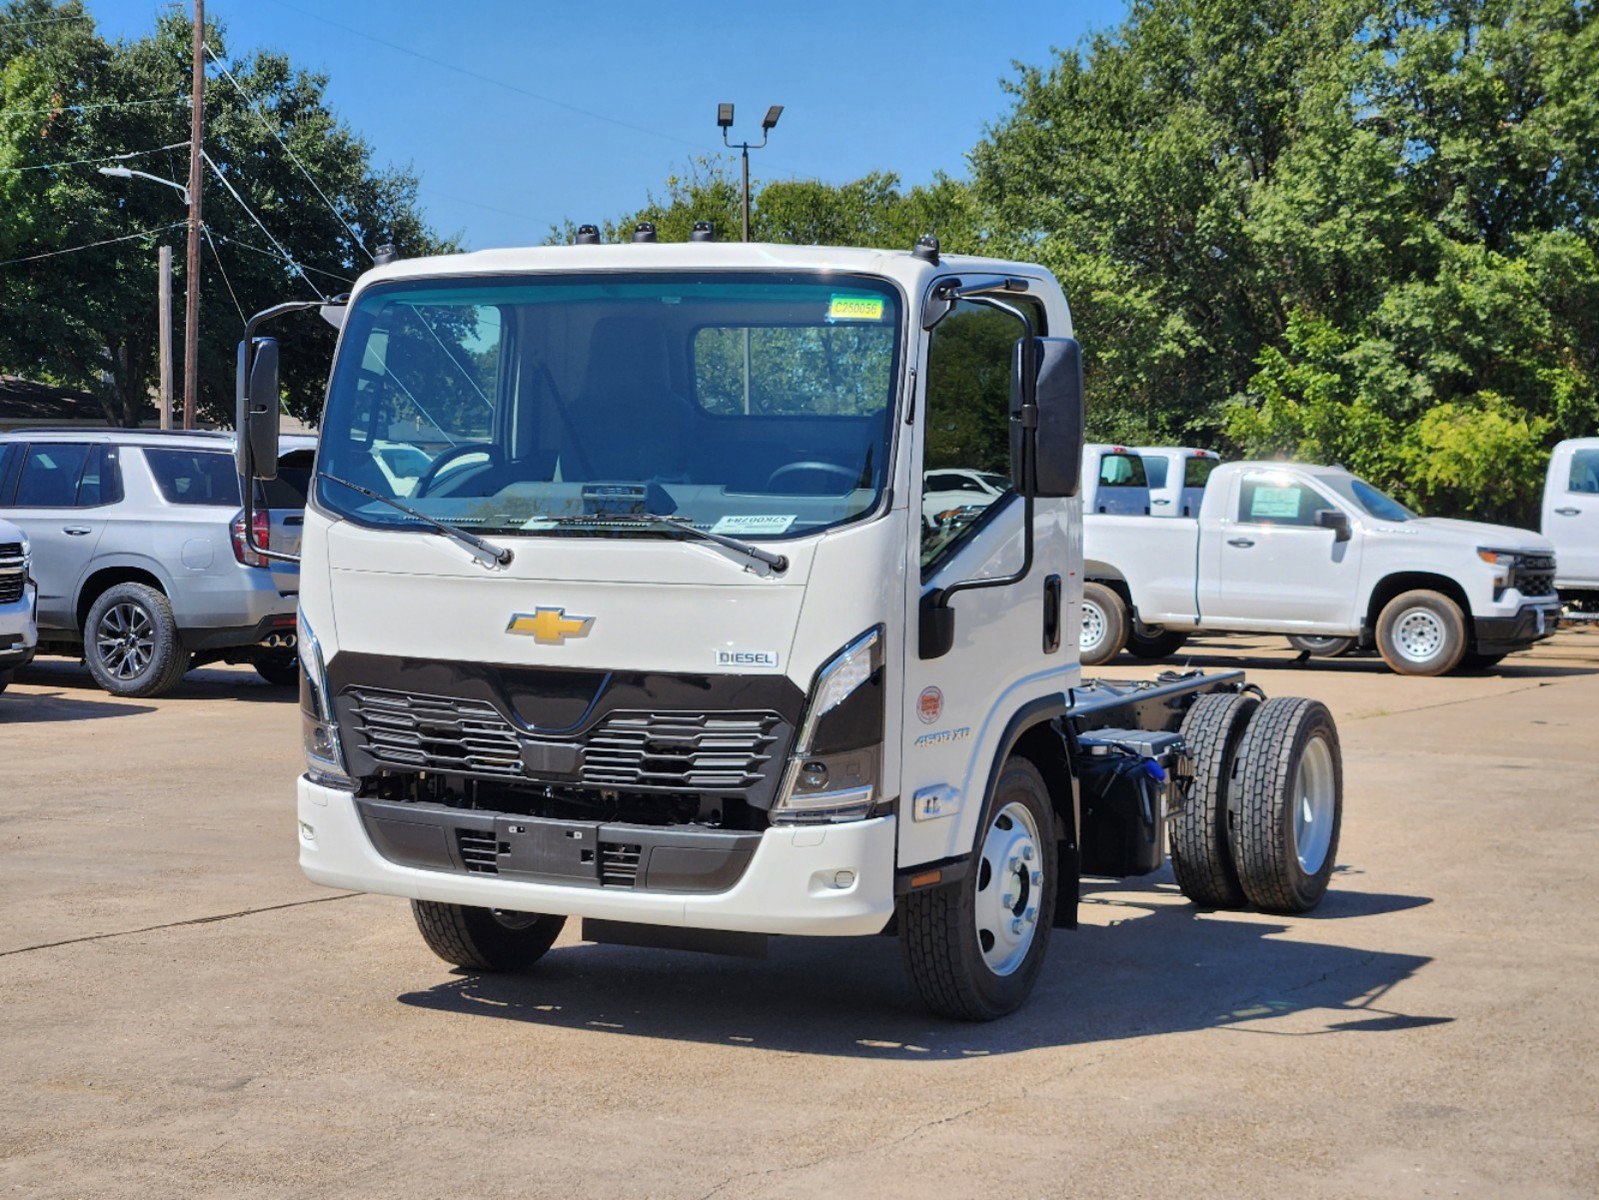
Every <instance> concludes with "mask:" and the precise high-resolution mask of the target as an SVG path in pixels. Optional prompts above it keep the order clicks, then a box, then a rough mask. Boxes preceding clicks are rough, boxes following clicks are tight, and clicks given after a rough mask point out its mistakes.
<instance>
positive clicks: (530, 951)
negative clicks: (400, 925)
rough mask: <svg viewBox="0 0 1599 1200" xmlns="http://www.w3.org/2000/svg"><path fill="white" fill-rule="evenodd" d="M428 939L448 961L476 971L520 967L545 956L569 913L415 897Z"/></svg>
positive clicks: (418, 924) (413, 903) (418, 920)
mask: <svg viewBox="0 0 1599 1200" xmlns="http://www.w3.org/2000/svg"><path fill="white" fill-rule="evenodd" d="M411 915H412V916H413V917H415V918H416V927H417V928H418V929H419V930H421V931H422V940H423V941H425V942H426V943H427V944H428V949H429V950H431V951H433V953H434V954H437V955H438V956H439V957H440V958H442V959H443V960H444V961H445V962H447V963H454V964H455V965H456V966H458V967H466V968H467V969H468V970H472V971H519V970H522V969H523V968H524V967H530V966H532V965H533V964H534V963H535V962H537V961H538V960H539V959H541V958H543V957H544V954H545V952H546V951H548V950H549V948H550V947H551V946H553V945H554V944H555V939H556V938H558V937H560V935H561V927H562V926H564V925H565V924H566V918H565V917H547V916H544V915H542V914H540V913H523V912H510V911H508V910H506V909H499V908H469V907H468V906H467V905H464V904H439V903H436V902H435V901H432V900H413V901H411Z"/></svg>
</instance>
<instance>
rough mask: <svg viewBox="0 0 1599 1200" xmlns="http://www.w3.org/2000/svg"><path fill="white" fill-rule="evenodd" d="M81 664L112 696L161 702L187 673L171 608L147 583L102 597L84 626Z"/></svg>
mask: <svg viewBox="0 0 1599 1200" xmlns="http://www.w3.org/2000/svg"><path fill="white" fill-rule="evenodd" d="M83 661H84V662H85V663H86V664H87V665H88V667H89V674H91V675H93V676H94V681H95V682H96V683H97V684H99V685H100V686H101V687H102V688H104V689H105V690H106V691H108V692H110V693H111V694H112V695H113V696H136V697H143V696H161V695H164V694H165V693H167V692H170V691H171V690H172V689H173V688H175V687H177V686H178V683H179V681H181V680H182V679H183V676H184V674H185V673H186V672H187V671H188V669H189V652H188V651H187V650H185V649H184V648H183V638H182V636H181V635H180V634H179V633H178V622H177V620H176V618H174V617H173V615H172V605H171V604H169V603H168V602H167V598H166V597H165V596H163V595H162V594H161V593H160V592H158V591H157V590H156V589H155V588H153V587H150V586H149V585H148V584H144V583H119V584H115V585H114V586H112V587H109V588H107V589H106V590H105V591H103V592H101V593H100V595H99V597H98V598H97V599H96V600H95V602H94V603H93V604H92V605H90V607H89V615H88V617H87V619H85V621H84V622H83Z"/></svg>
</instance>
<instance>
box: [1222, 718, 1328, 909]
mask: <svg viewBox="0 0 1599 1200" xmlns="http://www.w3.org/2000/svg"><path fill="white" fill-rule="evenodd" d="M1343 802H1344V768H1343V752H1342V750H1341V749H1340V748H1339V744H1338V727H1337V725H1336V724H1334V722H1333V718H1332V713H1330V712H1328V711H1327V706H1326V705H1325V704H1323V703H1321V701H1319V700H1306V699H1302V698H1300V697H1297V696H1279V697H1277V698H1275V699H1272V700H1268V701H1266V703H1264V704H1262V705H1261V706H1260V708H1259V709H1257V710H1256V712H1255V715H1254V716H1253V717H1252V718H1251V719H1250V722H1249V727H1248V728H1247V729H1246V730H1245V731H1244V737H1243V741H1242V742H1241V743H1240V744H1239V747H1238V760H1237V764H1236V766H1235V767H1234V770H1233V779H1232V784H1231V794H1230V795H1229V797H1228V809H1229V812H1228V832H1229V835H1230V841H1231V845H1232V852H1233V862H1234V864H1235V865H1236V866H1237V868H1238V881H1239V883H1240V884H1242V885H1243V889H1244V894H1245V895H1246V896H1248V897H1249V899H1250V900H1251V901H1252V902H1253V903H1254V904H1255V905H1256V906H1257V907H1259V908H1261V909H1264V910H1265V911H1267V912H1277V913H1302V912H1309V911H1310V910H1311V909H1313V908H1315V907H1316V905H1317V904H1319V903H1321V898H1322V896H1323V895H1325V894H1326V891H1327V883H1328V881H1329V880H1330V879H1331V878H1332V872H1333V866H1334V864H1335V863H1336V861H1337V857H1338V833H1339V829H1340V827H1341V825H1342V823H1343V807H1344V803H1343Z"/></svg>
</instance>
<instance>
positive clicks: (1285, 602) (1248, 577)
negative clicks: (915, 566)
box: [1080, 462, 1560, 675]
mask: <svg viewBox="0 0 1599 1200" xmlns="http://www.w3.org/2000/svg"><path fill="white" fill-rule="evenodd" d="M1084 525H1085V530H1084V558H1085V560H1086V562H1085V567H1084V570H1085V573H1086V578H1087V580H1088V582H1087V583H1086V585H1085V588H1084V601H1083V604H1084V615H1083V625H1082V642H1081V645H1080V649H1081V651H1082V656H1083V661H1084V662H1085V663H1102V662H1106V661H1108V660H1109V659H1110V658H1112V657H1114V656H1115V655H1116V654H1117V653H1118V652H1119V651H1120V650H1121V649H1122V648H1123V646H1124V645H1125V646H1126V648H1127V649H1129V650H1130V651H1131V652H1132V653H1133V654H1134V655H1135V656H1137V657H1141V658H1147V659H1158V658H1164V657H1167V656H1168V655H1171V654H1174V653H1176V651H1177V650H1178V649H1180V648H1181V646H1182V644H1183V642H1184V640H1185V639H1186V638H1187V637H1188V635H1189V634H1191V633H1194V632H1196V631H1200V630H1207V631H1216V632H1248V633H1283V634H1289V635H1291V636H1292V637H1294V638H1297V639H1300V640H1301V641H1302V642H1304V643H1307V644H1306V645H1305V647H1304V648H1305V649H1307V650H1312V651H1313V652H1314V649H1315V648H1317V647H1318V643H1334V644H1333V645H1325V644H1321V645H1320V647H1319V648H1320V649H1321V650H1322V651H1323V652H1328V653H1330V652H1333V651H1335V650H1336V649H1337V648H1338V646H1337V645H1336V644H1337V643H1342V644H1343V645H1344V646H1345V647H1348V646H1352V645H1372V644H1375V646H1376V648H1377V650H1378V651H1379V652H1381V654H1382V657H1383V660H1384V661H1385V662H1386V663H1387V664H1388V665H1389V666H1390V667H1391V668H1392V669H1393V670H1395V671H1398V672H1400V673H1402V674H1406V675H1441V674H1443V673H1445V672H1447V671H1452V670H1454V669H1455V668H1456V667H1459V666H1467V667H1475V668H1481V667H1488V666H1492V665H1493V664H1495V663H1497V662H1498V661H1499V660H1500V659H1501V658H1503V657H1504V656H1505V655H1506V654H1509V653H1510V652H1511V651H1514V650H1522V649H1525V648H1526V647H1528V646H1530V645H1532V644H1533V643H1534V642H1536V641H1538V640H1540V639H1542V638H1545V637H1548V636H1550V635H1551V634H1553V633H1554V631H1555V628H1556V626H1557V625H1558V624H1559V622H1560V601H1559V598H1558V597H1557V596H1556V594H1555V585H1554V579H1555V560H1554V548H1553V547H1552V546H1551V545H1550V543H1549V541H1548V540H1547V539H1546V538H1543V537H1540V536H1539V535H1538V534H1536V533H1532V532H1530V531H1528V530H1525V529H1512V528H1509V527H1506V526H1501V525H1483V524H1479V523H1477V522H1475V521H1455V520H1445V519H1441V518H1433V517H1419V516H1417V515H1416V514H1415V513H1413V512H1411V511H1410V510H1409V509H1407V508H1405V507H1404V506H1403V505H1401V504H1399V503H1398V502H1397V501H1395V500H1393V499H1392V498H1390V497H1388V496H1386V495H1384V494H1383V493H1382V492H1380V491H1379V490H1378V489H1377V488H1375V487H1373V486H1372V485H1371V484H1369V483H1367V482H1366V481H1365V480H1363V479H1361V478H1359V477H1358V476H1355V475H1352V474H1350V473H1349V472H1348V471H1346V470H1344V469H1343V468H1341V467H1319V466H1308V465H1305V464H1302V463H1286V462H1243V463H1225V464H1222V465H1220V466H1218V467H1216V468H1215V470H1214V471H1212V472H1211V474H1210V478H1209V480H1208V482H1207V483H1206V485H1205V494H1204V498H1203V500H1202V501H1201V503H1200V508H1199V515H1198V517H1197V518H1194V519H1189V520H1184V519H1181V518H1179V519H1177V520H1171V519H1167V518H1142V517H1111V516H1100V515H1097V514H1089V515H1088V516H1087V517H1086V518H1085V521H1084Z"/></svg>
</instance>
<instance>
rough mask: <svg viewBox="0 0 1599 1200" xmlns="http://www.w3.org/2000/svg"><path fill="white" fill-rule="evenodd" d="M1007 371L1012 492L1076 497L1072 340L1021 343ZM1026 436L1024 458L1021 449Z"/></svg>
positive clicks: (1077, 416)
mask: <svg viewBox="0 0 1599 1200" xmlns="http://www.w3.org/2000/svg"><path fill="white" fill-rule="evenodd" d="M1029 360H1030V361H1029ZM1011 366H1012V375H1011V378H1012V387H1011V463H1012V474H1013V476H1014V478H1015V483H1016V490H1017V491H1019V492H1021V493H1022V494H1023V495H1031V496H1041V497H1044V498H1058V497H1065V496H1075V495H1077V493H1078V490H1079V489H1080V488H1081V486H1082V475H1083V354H1082V348H1081V347H1080V346H1079V345H1078V344H1077V340H1076V339H1075V338H1031V339H1029V338H1021V339H1020V340H1018V341H1017V343H1016V353H1015V356H1014V358H1013V359H1012V360H1011ZM1029 410H1031V411H1029ZM1029 437H1030V439H1031V441H1032V454H1031V455H1030V456H1029V455H1028V454H1026V453H1025V451H1024V449H1023V447H1024V445H1025V443H1026V441H1027V440H1028V439H1029ZM1029 458H1031V463H1030V464H1029V462H1028V459H1029ZM1029 465H1030V467H1031V471H1030V472H1029V470H1028V467H1029ZM1029 476H1030V477H1029Z"/></svg>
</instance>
